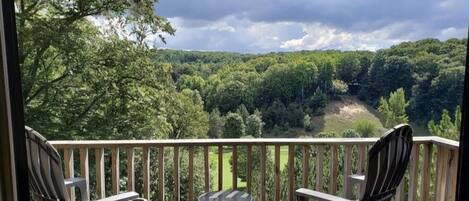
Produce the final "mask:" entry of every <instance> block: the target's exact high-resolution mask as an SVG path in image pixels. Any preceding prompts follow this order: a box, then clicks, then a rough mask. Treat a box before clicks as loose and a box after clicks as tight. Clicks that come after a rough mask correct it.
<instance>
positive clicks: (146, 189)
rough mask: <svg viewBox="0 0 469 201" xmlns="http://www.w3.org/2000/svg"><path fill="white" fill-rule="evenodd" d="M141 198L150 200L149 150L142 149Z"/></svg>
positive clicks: (146, 148) (147, 148)
mask: <svg viewBox="0 0 469 201" xmlns="http://www.w3.org/2000/svg"><path fill="white" fill-rule="evenodd" d="M143 197H144V198H145V199H147V200H149V199H150V148H149V147H147V146H145V147H143Z"/></svg>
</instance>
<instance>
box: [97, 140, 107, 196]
mask: <svg viewBox="0 0 469 201" xmlns="http://www.w3.org/2000/svg"><path fill="white" fill-rule="evenodd" d="M104 177H105V173H104V148H97V149H96V193H97V194H98V198H105V197H106V188H105V186H104V181H105V180H104V179H105V178H104Z"/></svg>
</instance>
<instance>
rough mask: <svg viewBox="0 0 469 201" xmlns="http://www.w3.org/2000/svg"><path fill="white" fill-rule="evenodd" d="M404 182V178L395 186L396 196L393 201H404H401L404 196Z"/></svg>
mask: <svg viewBox="0 0 469 201" xmlns="http://www.w3.org/2000/svg"><path fill="white" fill-rule="evenodd" d="M404 180H405V178H402V181H401V183H400V184H399V185H398V186H397V189H396V195H395V196H394V201H401V200H404V199H403V196H404Z"/></svg>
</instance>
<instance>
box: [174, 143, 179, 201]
mask: <svg viewBox="0 0 469 201" xmlns="http://www.w3.org/2000/svg"><path fill="white" fill-rule="evenodd" d="M173 152H174V155H173V161H174V165H173V178H174V200H175V201H180V200H181V183H180V181H181V180H180V178H181V174H180V172H179V166H180V162H179V161H180V160H179V146H174V147H173Z"/></svg>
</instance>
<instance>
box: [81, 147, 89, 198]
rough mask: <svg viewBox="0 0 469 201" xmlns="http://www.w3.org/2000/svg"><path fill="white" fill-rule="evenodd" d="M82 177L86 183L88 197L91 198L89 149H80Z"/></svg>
mask: <svg viewBox="0 0 469 201" xmlns="http://www.w3.org/2000/svg"><path fill="white" fill-rule="evenodd" d="M80 177H81V178H84V179H85V181H86V184H85V185H86V193H87V194H86V196H87V198H89V197H90V195H89V193H90V171H89V161H88V148H80ZM80 193H81V192H80Z"/></svg>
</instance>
